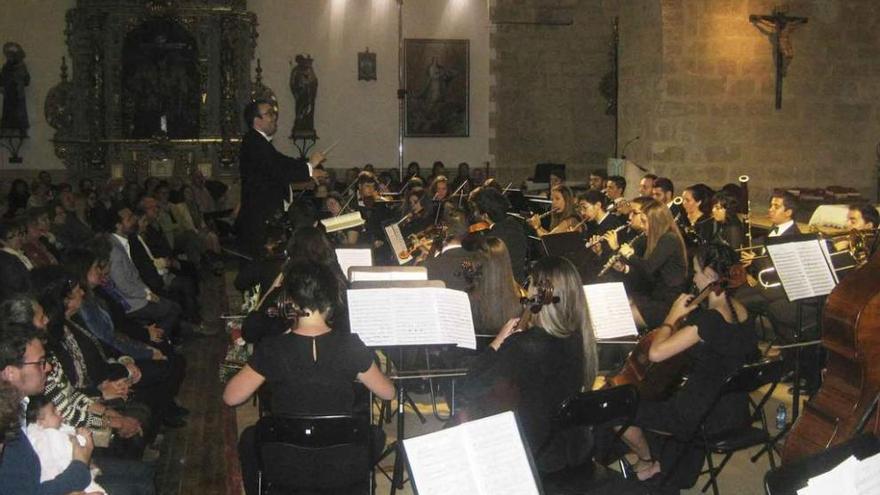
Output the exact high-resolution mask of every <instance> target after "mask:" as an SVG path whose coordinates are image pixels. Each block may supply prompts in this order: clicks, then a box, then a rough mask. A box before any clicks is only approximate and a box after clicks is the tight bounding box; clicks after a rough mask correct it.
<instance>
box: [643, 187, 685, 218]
mask: <svg viewBox="0 0 880 495" xmlns="http://www.w3.org/2000/svg"><path fill="white" fill-rule="evenodd" d="M674 195H675V186H674V185H673V184H672V181H671V180H669V179H668V178H666V177H657V178H656V179H654V187H653V188H651V197H653V198H654V199H655V200H656V201H657V202H658V203H661V204H664V205H666V207H667V208H669V211H670V213H672V218H674V219H675V223H676V224H677V225H678V227H679V228H683V224H682V222H683V221H684V209H682V207H681V205H679V204H675V198H674Z"/></svg>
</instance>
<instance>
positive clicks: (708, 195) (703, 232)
mask: <svg viewBox="0 0 880 495" xmlns="http://www.w3.org/2000/svg"><path fill="white" fill-rule="evenodd" d="M713 194H714V192H713V191H712V189H710V188H709V186H707V185H706V184H694V185H692V186H690V187H688V188H686V189H685V190H684V192H683V193H681V199H682V203H681V206H682V208H684V213H685V214H684V216H683V217H684V218H682V222H683V225H684V232H683V235H684V238H685V243H686V244H687V246H688V248H691V249H693V248H696V247H697V246H698V245H700V244H702V243H705V242H708V241H709V240H710V239H711V238H712V204H711V201H712V195H713Z"/></svg>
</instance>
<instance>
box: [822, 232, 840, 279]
mask: <svg viewBox="0 0 880 495" xmlns="http://www.w3.org/2000/svg"><path fill="white" fill-rule="evenodd" d="M829 244H830V243H828V242H825V241H819V248H820V249H822V256H824V257H825V261H826V262H827V263H828V266H830V267H831V276H832V277H834V285H837V284H839V283H840V279H839V278H837V271H836V270H834V261H833V260H832V259H831V251H830V250H829V249H828V245H829Z"/></svg>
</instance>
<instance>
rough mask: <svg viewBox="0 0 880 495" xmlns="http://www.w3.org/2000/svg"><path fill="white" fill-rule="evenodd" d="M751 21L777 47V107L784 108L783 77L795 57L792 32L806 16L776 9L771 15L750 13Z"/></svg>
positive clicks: (803, 22) (775, 54)
mask: <svg viewBox="0 0 880 495" xmlns="http://www.w3.org/2000/svg"><path fill="white" fill-rule="evenodd" d="M749 21H750V22H751V23H752V24H754V25H755V27H757V28H758V30H759V31H761V32H762V33H764V34H766V35H767V36H769V37H770V42H771V43H773V46H774V48H775V52H774V58H775V62H776V109H777V110H778V109H780V108H782V79H783V78H784V77H785V74H786V72H787V70H788V65H789V64H790V63H791V59H793V58H794V46H793V45H792V42H791V33H792V32H793V31H794V30H795V29H797V28H798V27H800V26H801V25H803V24H806V23H807V18H806V17H790V16H787V15H786V14H785V12H784V11H782V10H780V9H774V10H773V14H771V15H750V16H749Z"/></svg>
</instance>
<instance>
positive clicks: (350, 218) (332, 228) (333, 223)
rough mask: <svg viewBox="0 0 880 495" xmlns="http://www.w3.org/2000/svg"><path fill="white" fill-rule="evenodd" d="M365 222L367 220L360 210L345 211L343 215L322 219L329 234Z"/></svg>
mask: <svg viewBox="0 0 880 495" xmlns="http://www.w3.org/2000/svg"><path fill="white" fill-rule="evenodd" d="M365 223H366V220H364V218H363V217H362V216H361V213H360V212H359V211H353V212H351V213H345V214H343V215H339V216H335V217H330V218H325V219H323V220H321V225H323V226H324V230H326V231H327V233H328V234H329V233H330V232H337V231H339V230H345V229H350V228H353V227H360V226H361V225H363V224H365Z"/></svg>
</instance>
